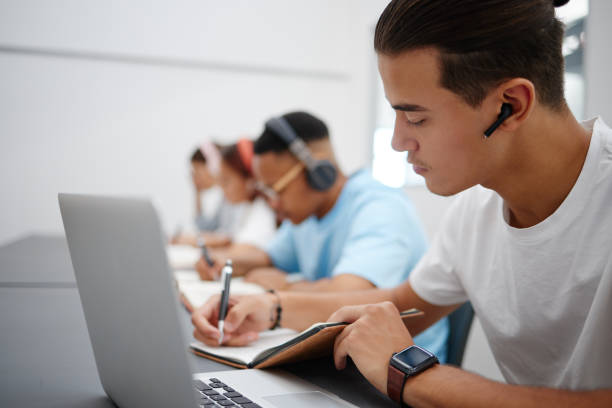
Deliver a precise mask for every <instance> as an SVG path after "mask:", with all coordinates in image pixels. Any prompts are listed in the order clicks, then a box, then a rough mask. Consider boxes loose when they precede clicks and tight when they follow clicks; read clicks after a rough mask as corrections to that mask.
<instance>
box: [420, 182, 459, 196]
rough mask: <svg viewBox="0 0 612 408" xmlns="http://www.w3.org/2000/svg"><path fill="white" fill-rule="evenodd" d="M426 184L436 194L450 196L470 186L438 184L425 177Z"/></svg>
mask: <svg viewBox="0 0 612 408" xmlns="http://www.w3.org/2000/svg"><path fill="white" fill-rule="evenodd" d="M425 185H426V186H427V189H428V190H429V191H430V192H432V193H434V194H436V195H439V196H442V197H450V196H453V195H455V194H458V193H460V192H462V191H463V190H467V189H468V188H469V187H458V186H452V185H448V184H436V183H433V182H432V181H431V180H428V179H425Z"/></svg>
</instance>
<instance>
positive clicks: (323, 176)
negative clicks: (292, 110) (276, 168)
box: [266, 117, 337, 191]
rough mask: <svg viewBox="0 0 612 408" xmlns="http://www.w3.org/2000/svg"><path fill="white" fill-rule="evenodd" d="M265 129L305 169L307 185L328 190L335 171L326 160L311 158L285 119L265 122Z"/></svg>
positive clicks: (308, 151) (304, 144)
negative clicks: (278, 139)
mask: <svg viewBox="0 0 612 408" xmlns="http://www.w3.org/2000/svg"><path fill="white" fill-rule="evenodd" d="M266 128H267V129H269V130H271V131H272V132H274V134H276V135H277V136H278V137H280V138H281V139H282V140H283V141H284V142H285V143H286V144H287V147H288V148H289V151H290V152H291V153H292V154H293V155H294V156H295V157H296V158H297V159H298V160H299V161H301V162H302V163H304V166H305V167H306V171H307V173H306V174H307V178H308V184H309V185H310V186H311V187H312V188H313V189H315V190H318V191H325V190H328V189H329V188H330V187H331V186H332V185H333V184H334V183H335V182H336V177H337V171H336V168H335V167H334V165H333V164H331V163H330V162H329V161H328V160H316V159H315V158H314V157H312V154H311V153H310V149H308V146H306V143H304V141H303V140H302V138H300V137H299V136H298V134H297V133H296V131H295V130H294V129H293V127H291V125H290V124H289V122H288V121H287V119H285V118H283V117H278V118H272V119H269V120H268V121H267V122H266Z"/></svg>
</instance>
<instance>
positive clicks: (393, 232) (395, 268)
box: [332, 196, 426, 288]
mask: <svg viewBox="0 0 612 408" xmlns="http://www.w3.org/2000/svg"><path fill="white" fill-rule="evenodd" d="M425 249H426V241H425V235H424V233H423V230H422V227H421V225H420V223H419V220H418V218H417V216H416V213H415V212H414V210H413V208H412V206H411V205H410V203H409V202H408V201H406V200H404V199H403V197H400V196H386V197H384V198H383V199H379V200H376V201H371V202H368V203H367V204H364V205H363V206H362V207H361V208H360V209H359V210H358V211H357V212H356V215H355V217H354V218H353V221H352V225H351V228H350V231H349V236H348V239H347V241H346V244H345V246H344V248H343V250H342V255H341V257H340V260H339V261H338V263H337V264H336V266H335V267H334V269H333V271H332V276H337V275H340V274H344V273H350V274H354V275H357V276H360V277H362V278H364V279H367V280H368V281H370V282H371V283H372V284H374V285H375V286H377V287H382V288H385V287H393V286H396V285H398V284H399V283H401V282H403V281H405V280H406V279H407V278H408V274H409V273H410V271H411V269H412V268H413V267H414V265H416V263H417V261H418V260H419V258H420V257H421V256H422V255H423V253H424V252H425Z"/></svg>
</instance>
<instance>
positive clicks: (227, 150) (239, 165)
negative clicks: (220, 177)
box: [219, 143, 252, 178]
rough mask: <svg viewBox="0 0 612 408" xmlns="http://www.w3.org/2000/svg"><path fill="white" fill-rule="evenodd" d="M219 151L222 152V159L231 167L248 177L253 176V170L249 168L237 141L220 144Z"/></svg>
mask: <svg viewBox="0 0 612 408" xmlns="http://www.w3.org/2000/svg"><path fill="white" fill-rule="evenodd" d="M219 153H221V159H222V160H223V161H224V162H225V163H227V164H228V165H229V166H230V167H231V168H233V169H234V170H236V171H237V172H238V173H240V175H242V176H243V177H246V178H249V177H252V176H251V170H250V169H249V168H247V166H246V164H245V163H244V161H243V160H242V158H241V157H240V152H239V151H238V145H237V144H236V143H232V144H230V145H225V146H220V147H219Z"/></svg>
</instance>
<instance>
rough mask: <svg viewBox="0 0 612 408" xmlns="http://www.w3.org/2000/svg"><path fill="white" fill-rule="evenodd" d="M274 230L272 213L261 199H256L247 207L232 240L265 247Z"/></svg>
mask: <svg viewBox="0 0 612 408" xmlns="http://www.w3.org/2000/svg"><path fill="white" fill-rule="evenodd" d="M275 232H276V220H275V219H274V213H273V212H272V210H271V209H270V208H269V207H268V206H267V204H266V203H265V202H263V200H261V199H256V200H255V201H253V203H252V204H251V206H250V208H248V214H247V216H246V218H245V220H244V223H243V224H242V225H241V226H240V229H239V230H238V231H237V232H236V234H235V235H234V238H233V241H234V242H238V243H243V244H251V245H255V246H256V247H259V248H265V246H266V245H267V244H268V242H269V241H270V240H271V239H272V237H273V236H274V234H275Z"/></svg>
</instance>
